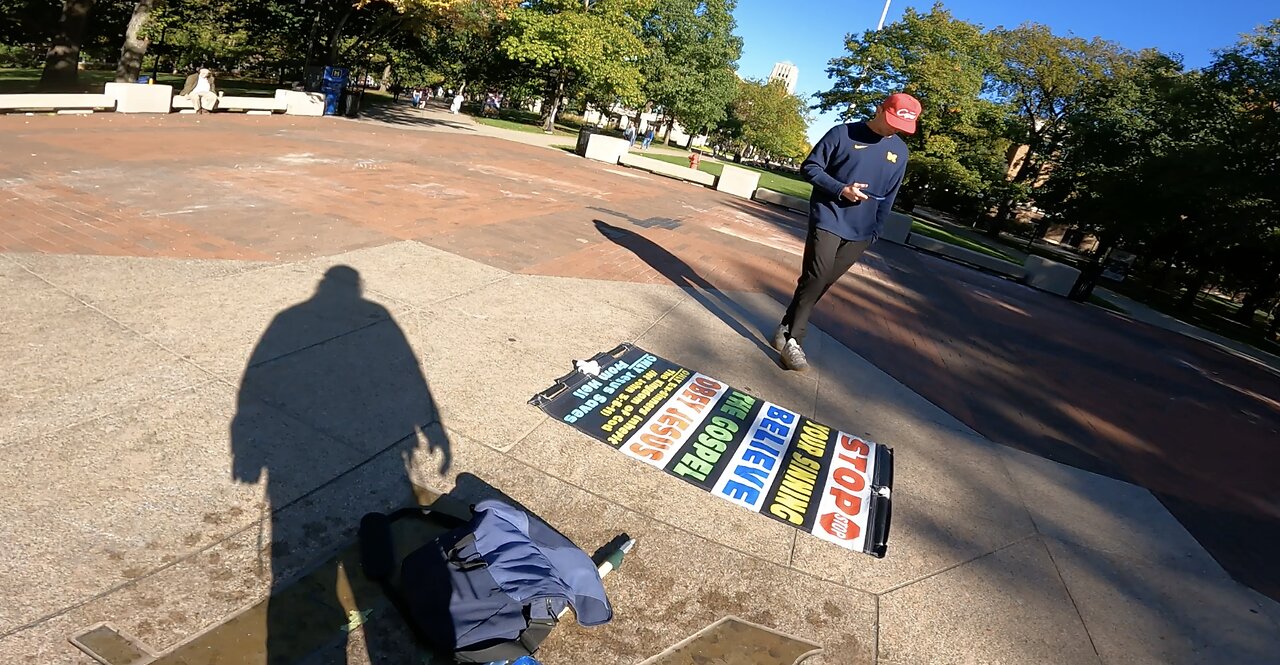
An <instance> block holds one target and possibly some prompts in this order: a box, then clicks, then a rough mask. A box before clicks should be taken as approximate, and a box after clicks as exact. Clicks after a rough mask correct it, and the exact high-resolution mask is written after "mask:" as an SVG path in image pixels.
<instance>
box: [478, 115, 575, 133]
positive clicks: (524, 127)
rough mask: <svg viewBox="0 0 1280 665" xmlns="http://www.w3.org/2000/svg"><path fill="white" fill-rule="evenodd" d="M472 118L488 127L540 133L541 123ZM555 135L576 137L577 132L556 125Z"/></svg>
mask: <svg viewBox="0 0 1280 665" xmlns="http://www.w3.org/2000/svg"><path fill="white" fill-rule="evenodd" d="M472 120H475V121H476V122H478V123H480V124H482V125H488V126H490V127H500V128H502V129H512V130H515V131H517V132H525V133H528V134H541V133H542V125H530V124H526V123H524V122H520V121H518V120H507V119H504V118H485V117H482V116H478V115H477V116H472ZM556 136H573V137H577V136H578V133H577V132H575V131H572V130H570V129H568V128H566V127H561V126H560V125H556Z"/></svg>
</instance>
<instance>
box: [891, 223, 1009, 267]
mask: <svg viewBox="0 0 1280 665" xmlns="http://www.w3.org/2000/svg"><path fill="white" fill-rule="evenodd" d="M911 231H912V232H913V233H919V234H920V235H922V236H928V237H930V238H933V239H934V240H941V241H942V242H946V243H951V244H952V245H955V246H957V247H963V248H965V249H970V250H973V251H975V252H980V253H982V254H986V255H987V256H993V257H995V258H997V259H1001V260H1003V261H1008V262H1009V263H1014V264H1017V265H1022V261H1019V260H1018V259H1017V258H1015V257H1013V256H1012V255H1009V254H1006V253H1004V252H1002V251H1000V250H998V249H993V248H991V247H987V246H986V245H983V244H981V243H977V242H974V241H972V240H969V239H968V238H965V237H963V236H958V235H956V234H954V233H952V232H950V231H948V230H946V229H944V228H942V227H941V226H938V225H937V224H934V223H933V222H928V221H925V220H923V219H920V218H919V217H916V216H914V215H913V216H912V217H911Z"/></svg>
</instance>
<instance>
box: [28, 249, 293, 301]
mask: <svg viewBox="0 0 1280 665" xmlns="http://www.w3.org/2000/svg"><path fill="white" fill-rule="evenodd" d="M13 256H14V260H15V261H16V262H17V263H19V264H21V265H23V266H24V267H26V268H27V269H28V270H30V271H31V272H33V273H35V274H37V275H39V276H40V277H41V278H42V279H44V280H46V281H48V282H50V283H51V284H53V285H55V286H57V287H58V288H59V289H62V290H63V291H65V292H67V293H69V294H71V295H72V296H74V297H75V298H79V299H81V300H84V301H85V302H88V303H90V304H94V303H99V302H104V301H109V300H119V299H121V298H138V297H140V296H157V295H160V294H164V293H170V292H173V291H178V290H184V289H187V288H189V287H190V285H191V284H192V283H194V282H198V281H201V280H205V279H210V278H215V277H223V276H226V275H232V274H235V273H239V272H244V271H246V270H253V269H256V268H261V267H264V266H267V265H270V264H268V263H263V262H260V261H230V260H199V259H169V258H156V257H149V258H136V257H127V256H79V255H77V256H71V255H66V254H15V255H13Z"/></svg>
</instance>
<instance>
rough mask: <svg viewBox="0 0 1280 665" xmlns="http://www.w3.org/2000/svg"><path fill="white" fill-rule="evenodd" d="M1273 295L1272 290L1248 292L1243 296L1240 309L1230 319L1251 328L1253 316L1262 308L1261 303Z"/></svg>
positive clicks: (1273, 290) (1273, 291)
mask: <svg viewBox="0 0 1280 665" xmlns="http://www.w3.org/2000/svg"><path fill="white" fill-rule="evenodd" d="M1274 295H1275V289H1274V288H1273V289H1270V290H1266V289H1254V290H1252V291H1250V292H1249V293H1247V294H1245V296H1244V302H1243V303H1241V305H1240V309H1238V310H1236V313H1235V314H1234V315H1233V316H1232V317H1231V318H1233V319H1235V320H1236V321H1238V322H1240V323H1243V324H1245V325H1246V326H1249V327H1253V315H1254V314H1256V313H1257V312H1258V309H1259V308H1261V307H1262V305H1263V303H1266V302H1267V301H1268V300H1271V298H1272V297H1273V296H1274Z"/></svg>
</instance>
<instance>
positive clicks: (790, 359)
mask: <svg viewBox="0 0 1280 665" xmlns="http://www.w3.org/2000/svg"><path fill="white" fill-rule="evenodd" d="M782 366H783V367H786V368H787V369H791V370H795V371H797V372H804V371H806V370H808V369H809V360H808V359H807V358H805V357H804V349H802V348H800V343H799V342H797V341H795V340H794V339H788V340H787V345H786V346H784V347H782Z"/></svg>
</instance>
